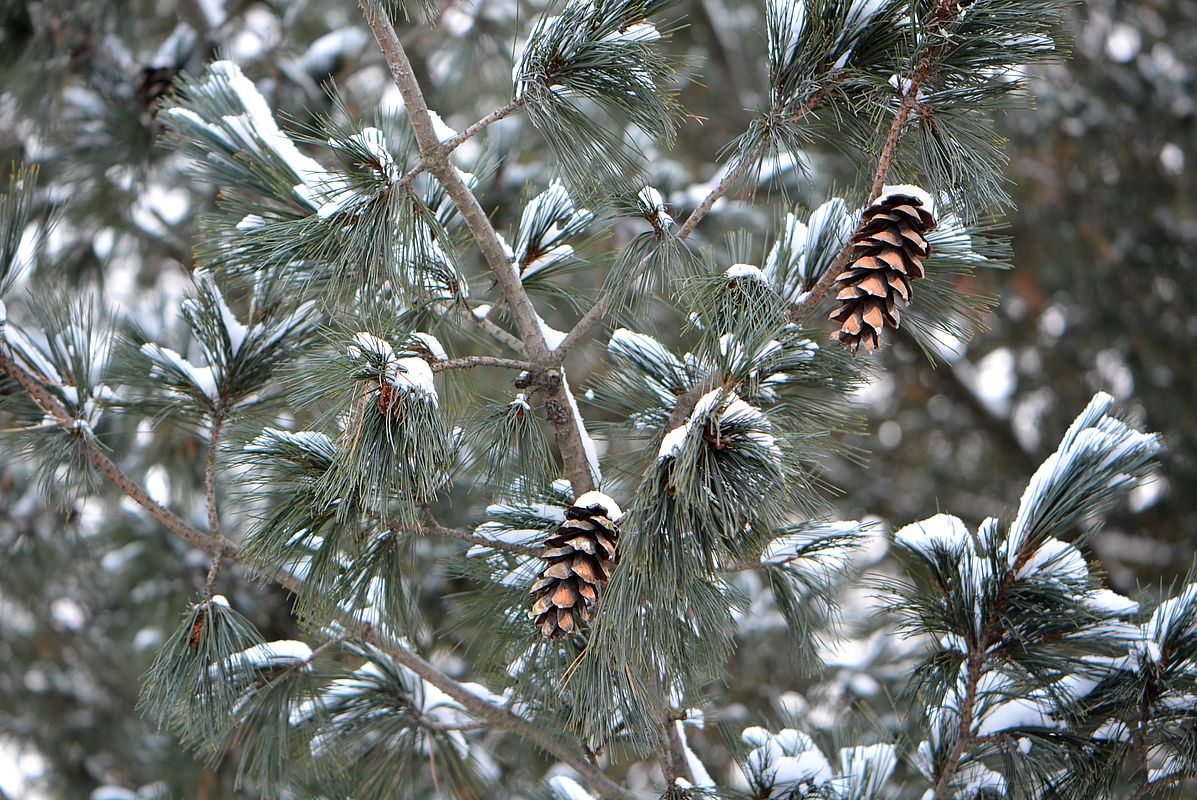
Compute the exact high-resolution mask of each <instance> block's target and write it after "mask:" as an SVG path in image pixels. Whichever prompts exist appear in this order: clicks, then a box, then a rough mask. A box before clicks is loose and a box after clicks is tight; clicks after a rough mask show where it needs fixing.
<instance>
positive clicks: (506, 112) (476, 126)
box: [395, 100, 524, 186]
mask: <svg viewBox="0 0 1197 800" xmlns="http://www.w3.org/2000/svg"><path fill="white" fill-rule="evenodd" d="M523 105H524V101H523V100H513V101H512V102H510V103H508V104H507V105H505V106H503V107H502V108H498V109H495V110H494V111H492V112H490V113H489V114H487V115H486V116H485V117H483V118H482V119H480V120H478V121H477V122H475V123H473V124H472V125H470V126H469V127H468V128H466V129H465V130H463V131H462V132H461V133H459V134H457V135H456V136H454V137H453V138H451V139H446V140H445V141H444V142H442V143H441V144H442V145H443V146H444V153H445V155H446V156H447V155H449V154H450V153H452V152H453V151H454V150H456V149H457V148H458V147H460V146H461V145H463V144H465V143H466V142H467V141H469V140H470V139H472V138H474V137H475V136H477V135H478V134H479V133H481V132H482V130H483V129H485V128H487V127H489V126H490V125H492V124H494V123H496V122H498V121H499V120H501V119H504V118H506V117H509V116H511V115H512V114H513V113H515V112H516V111H517V110H518V109H520V108H522V107H523ZM427 169H428V167H427V166H425V164H424V160H423V159H420V161H419V163H417V164H416V165H415V166H414V167H412V168H411V169H409V170H408V171H407V172H405V173H404V174H403V177H402V178H400V179H399V180H398V181H397V182H396V184H395V185H396V186H410V185H411V182H412V181H414V180H415V179H416V177H417V176H418V175H420V174H422V173H424V172H426V171H427Z"/></svg>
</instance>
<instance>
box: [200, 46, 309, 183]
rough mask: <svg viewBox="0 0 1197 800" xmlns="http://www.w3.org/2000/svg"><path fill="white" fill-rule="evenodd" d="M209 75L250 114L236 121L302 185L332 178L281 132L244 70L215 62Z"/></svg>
mask: <svg viewBox="0 0 1197 800" xmlns="http://www.w3.org/2000/svg"><path fill="white" fill-rule="evenodd" d="M208 71H209V73H210V74H211V75H212V76H213V77H218V78H220V79H222V80H223V81H224V82H225V83H226V84H227V85H228V86H229V88H230V89H232V90H233V92H234V93H236V95H237V99H239V100H240V101H241V105H242V106H243V107H244V108H245V112H246V113H245V114H244V115H242V116H240V117H238V118H236V119H237V120H238V121H239V122H240V121H243V122H244V123H245V124H246V125H247V126H248V130H250V131H253V132H254V133H256V134H258V136H260V137H261V138H262V140H263V141H265V142H266V144H267V145H269V146H270V147H271V148H272V149H273V150H274V151H275V152H276V153H277V154H278V155H279V157H280V158H282V160H283V161H284V162H286V164H287V165H288V166H289V167H290V168H291V170H292V171H293V172H294V173H295V175H296V176H297V177H298V178H299V179H300V180H301V181H303V182H304V183H308V182H309V181H311V180H313V179H315V180H320V179H321V178H324V177H326V176H327V175H328V173H327V171H326V170H325V169H324V167H322V166H321V165H320V163H319V162H318V161H316V160H315V159H313V158H310V157H309V156H305V155H304V154H303V153H301V152H299V149H298V148H297V147H296V146H295V143H294V142H292V141H291V139H290V137H288V136H287V135H286V134H284V133H283V132H282V130H280V129H279V127H278V123H277V122H275V120H274V114H273V113H271V111H270V106H269V105H268V104H267V103H266V98H264V97H262V94H261V93H260V92H259V91H258V88H257V87H256V86H254V84H253V81H251V80H250V79H249V78H246V77H245V75H243V74H242V72H241V68H240V67H238V66H237V65H236V64H234V63H233V62H232V61H214V62H213V63H212V64H211V65H210V66H209V67H208ZM230 119H233V118H230V117H224V121H225V122H226V123H227V122H229V121H230Z"/></svg>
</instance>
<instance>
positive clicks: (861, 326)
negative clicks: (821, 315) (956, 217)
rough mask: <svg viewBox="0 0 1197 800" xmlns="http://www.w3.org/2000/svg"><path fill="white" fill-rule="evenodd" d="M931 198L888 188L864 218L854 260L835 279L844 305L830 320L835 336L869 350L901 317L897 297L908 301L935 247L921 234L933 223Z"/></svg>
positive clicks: (918, 191) (854, 241)
mask: <svg viewBox="0 0 1197 800" xmlns="http://www.w3.org/2000/svg"><path fill="white" fill-rule="evenodd" d="M929 205H930V198H929V197H928V196H927V194H926V193H925V192H923V191H922V190H921V189H918V188H916V187H913V186H909V187H908V186H894V187H886V190H885V191H884V192H883V193H882V194H881V196H880V197H878V198H877V199H876V200H875V201H874V202H873V203H872V204H871V205H870V206H869V207H868V208H866V209H865V210H864V214H863V215H862V216H861V225H860V228H859V230H858V231H857V233H856V236H855V237H854V238H853V239H852V245H851V246H852V254H851V258H852V261H851V263H850V264H849V265H848V267H847V268H846V269H845V270H844V271H843V272H842V273H840V275H839V277H837V278H836V279H835V282H836V283H837V284H840V285H842V286H843V287H844V288H842V289H841V290H840V292H839V294H837V295H836V297H835V299H836V300H838V301H840V304H841V305H840V307H839V308H837V309H836V310H835V311H833V312H832V313H831V319H832V320H834V321H836V322H838V323H840V329H839V330H838V331H837V332H836V333H835V335H834V336H833V337H832V338H835V339H838V340H839V341H840V342H841V343H842V344H843V345H845V346H847V347H850V348H852V350H853V352H856V351H858V350H859V349H860V348H861V347H864V349H865V351H866V352H868V351H870V350H872V349H874V348H876V347H879V346H880V345H881V333H882V331H883V330H884V329H885V328H886V327H890V328H897V327H898V325H899V324H900V323H901V321H902V314H901V313H900V312H899V311H898V301H899V300H901V301H902V304H903V305H905V304H907V303H909V302H910V298H911V294H912V292H911V287H910V282H911V281H913V280H917V279H919V278H921V277H923V259H924V258H926V257H927V256H928V255H930V253H931V246H930V245H929V244H928V243H927V240H926V238H924V236H923V234H925V233H927V232H928V231H930V230H931V229H933V228H934V227H935V217H934V216H933V215H932V214H931V211H930V210H929V209H928V208H927V206H929Z"/></svg>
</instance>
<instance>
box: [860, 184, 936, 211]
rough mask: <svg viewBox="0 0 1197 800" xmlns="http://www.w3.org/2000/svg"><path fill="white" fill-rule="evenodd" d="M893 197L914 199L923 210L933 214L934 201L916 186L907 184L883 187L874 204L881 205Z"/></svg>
mask: <svg viewBox="0 0 1197 800" xmlns="http://www.w3.org/2000/svg"><path fill="white" fill-rule="evenodd" d="M894 195H906V196H908V197H915V198H918V199H919V200H921V201H922V203H923V208H925V209H927V210H928V211H930V212H931V213H932V214H934V213H935V200H934V199H932V197H931V195H930V194H928V193H927V191H926V190H925V189H921V188H919V187H918V186H912V185H910V184H907V183H900V184H895V185H893V186H884V187H882V189H881V194H880V195H879V196H878V197H877V199H876V200H875V201H873V202H874V203H883V202H885V201H886V200H887V199H889V198H890V197H893V196H894Z"/></svg>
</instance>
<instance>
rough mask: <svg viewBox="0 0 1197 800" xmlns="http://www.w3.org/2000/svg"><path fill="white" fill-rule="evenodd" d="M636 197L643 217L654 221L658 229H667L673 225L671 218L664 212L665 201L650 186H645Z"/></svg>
mask: <svg viewBox="0 0 1197 800" xmlns="http://www.w3.org/2000/svg"><path fill="white" fill-rule="evenodd" d="M636 197H637V198H639V200H640V206H641V209H642V210H643V211H644V213H645V215H646V216H648V217H651V218H652V219H655V220H656V223H657V226H658V227H661V228H668V227H669V226H671V225H673V217H671V216H670V215H669V212H668V211H667V210H666V208H665V201H664V199H662V197H661V193H660V192H659V191H657V190H656V189H654V188H653V187H652V186H645V187H644V188H643V189H641V190H640V192H639V193H638V194H637V195H636Z"/></svg>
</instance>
